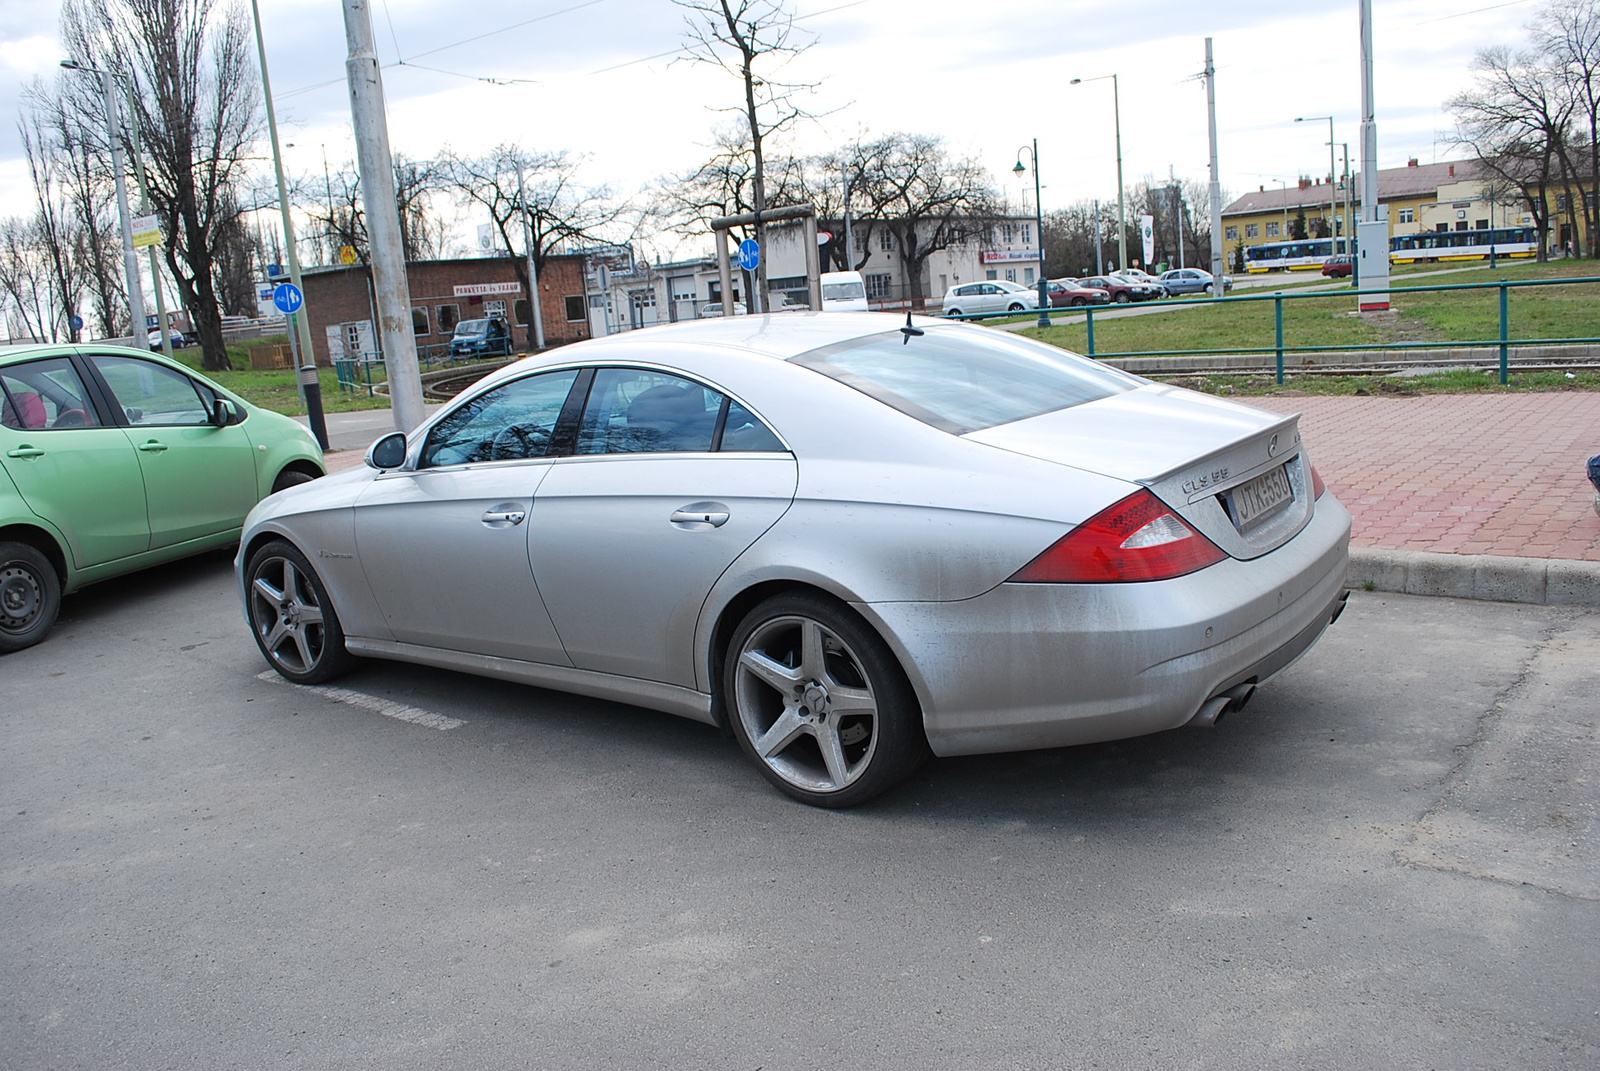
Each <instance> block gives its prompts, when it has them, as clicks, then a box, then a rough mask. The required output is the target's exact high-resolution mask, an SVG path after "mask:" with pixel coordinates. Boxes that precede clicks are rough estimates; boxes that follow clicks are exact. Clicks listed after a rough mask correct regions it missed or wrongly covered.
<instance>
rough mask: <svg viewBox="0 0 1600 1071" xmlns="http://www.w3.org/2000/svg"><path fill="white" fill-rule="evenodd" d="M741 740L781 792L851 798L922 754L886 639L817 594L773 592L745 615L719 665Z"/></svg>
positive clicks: (889, 779) (817, 801)
mask: <svg viewBox="0 0 1600 1071" xmlns="http://www.w3.org/2000/svg"><path fill="white" fill-rule="evenodd" d="M722 695H723V701H724V703H725V704H726V709H727V712H728V723H729V726H730V727H731V728H732V730H733V734H734V736H735V737H736V738H737V739H738V741H739V746H740V748H742V749H743V750H744V753H745V754H746V755H748V756H749V757H750V758H751V760H752V761H754V762H755V764H756V767H757V769H759V770H760V771H761V774H762V776H763V777H765V778H766V779H767V780H768V781H770V782H771V783H772V784H773V785H774V786H775V787H776V788H777V789H778V790H779V791H780V792H783V793H784V794H786V795H788V796H790V797H792V798H794V799H797V800H799V801H800V802H802V803H809V804H811V805H812V806H814V807H853V806H855V805H856V804H858V803H862V802H864V801H866V800H869V799H871V798H872V797H873V796H876V795H877V794H878V793H880V792H883V791H884V790H886V789H888V788H891V787H892V786H894V785H896V784H898V783H899V782H900V781H902V780H904V779H905V778H906V777H908V776H910V775H911V773H912V772H914V771H915V770H916V768H917V767H918V766H920V765H921V764H922V763H923V761H924V760H926V758H927V757H928V754H929V751H928V741H927V738H926V736H924V735H923V731H922V710H921V707H920V705H919V704H918V703H917V699H916V694H915V693H914V692H913V691H912V690H911V683H910V681H908V680H907V679H906V675H905V672H904V671H903V670H902V669H901V668H900V664H899V663H898V662H896V661H895V658H894V655H893V653H891V652H890V650H889V647H888V645H887V644H885V643H884V642H883V640H882V639H881V638H880V637H879V636H878V634H877V633H875V632H874V631H873V630H872V628H871V627H870V626H868V625H867V623H866V622H865V621H863V620H862V619H861V618H860V617H859V616H857V615H856V614H855V613H854V612H853V611H852V610H850V609H849V608H848V607H846V606H844V605H842V604H841V603H839V602H837V601H835V600H833V599H829V598H826V597H824V596H821V595H816V594H811V593H806V592H792V593H789V594H785V595H776V596H774V597H772V598H770V599H768V600H766V601H765V602H763V603H761V604H760V605H758V606H756V607H755V609H753V610H751V611H750V612H749V613H748V614H746V615H745V618H744V620H743V621H741V622H740V623H739V627H738V628H737V629H735V630H734V633H733V638H732V639H731V640H730V642H729V644H728V652H727V658H726V660H725V662H724V666H723V674H722Z"/></svg>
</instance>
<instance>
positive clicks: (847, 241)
mask: <svg viewBox="0 0 1600 1071" xmlns="http://www.w3.org/2000/svg"><path fill="white" fill-rule="evenodd" d="M839 173H840V174H841V175H843V176H844V270H845V271H854V270H855V267H856V236H855V232H854V231H853V230H852V229H851V227H850V162H849V161H848V160H840V161H839ZM814 307H815V308H816V310H817V311H818V312H821V311H822V306H821V305H816V306H814Z"/></svg>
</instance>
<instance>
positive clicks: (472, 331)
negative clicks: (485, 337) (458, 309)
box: [456, 320, 489, 335]
mask: <svg viewBox="0 0 1600 1071" xmlns="http://www.w3.org/2000/svg"><path fill="white" fill-rule="evenodd" d="M488 329H489V321H488V320H462V321H461V322H460V323H458V324H456V334H458V335H481V334H483V333H484V332H485V331H487V330H488Z"/></svg>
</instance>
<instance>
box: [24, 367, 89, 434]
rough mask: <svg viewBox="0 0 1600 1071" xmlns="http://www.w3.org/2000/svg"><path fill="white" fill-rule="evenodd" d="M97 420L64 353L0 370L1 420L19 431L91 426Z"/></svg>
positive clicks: (87, 397)
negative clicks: (61, 355) (59, 355)
mask: <svg viewBox="0 0 1600 1071" xmlns="http://www.w3.org/2000/svg"><path fill="white" fill-rule="evenodd" d="M99 423H100V418H99V417H97V416H96V415H95V411H94V406H93V405H91V404H90V403H89V395H88V392H87V391H85V390H84V387H83V380H81V379H79V378H78V373H77V370H76V369H74V368H73V367H72V362H71V361H69V360H67V359H66V358H65V357H52V358H49V359H47V360H42V361H28V362H26V363H24V364H14V365H11V366H9V367H8V368H6V369H5V370H4V371H0V424H3V425H4V426H6V427H8V428H15V429H17V430H18V431H34V430H44V429H50V428H92V427H95V426H97V425H98V424H99Z"/></svg>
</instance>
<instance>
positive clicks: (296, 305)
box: [272, 283, 306, 312]
mask: <svg viewBox="0 0 1600 1071" xmlns="http://www.w3.org/2000/svg"><path fill="white" fill-rule="evenodd" d="M272 303H273V304H274V305H276V306H277V307H278V311H279V312H299V311H300V306H301V305H304V304H305V303H306V298H305V295H304V294H302V293H300V288H299V287H298V286H295V285H294V284H293V283H279V284H278V285H277V286H275V287H273V288H272Z"/></svg>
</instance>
